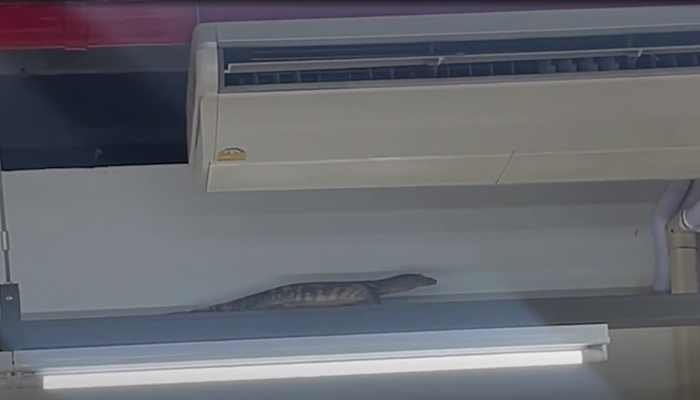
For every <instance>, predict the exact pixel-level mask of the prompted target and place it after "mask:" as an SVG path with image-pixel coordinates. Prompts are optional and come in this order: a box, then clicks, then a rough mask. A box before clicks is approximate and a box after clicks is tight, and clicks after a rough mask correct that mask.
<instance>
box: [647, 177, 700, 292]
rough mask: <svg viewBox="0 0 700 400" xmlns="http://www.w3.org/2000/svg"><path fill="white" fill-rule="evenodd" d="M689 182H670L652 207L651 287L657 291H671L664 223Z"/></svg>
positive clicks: (671, 215) (688, 187)
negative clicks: (652, 267) (654, 264)
mask: <svg viewBox="0 0 700 400" xmlns="http://www.w3.org/2000/svg"><path fill="white" fill-rule="evenodd" d="M691 184H692V181H674V182H670V183H669V184H668V185H667V186H666V189H665V190H664V193H663V194H662V195H661V198H660V199H659V201H658V202H657V203H656V207H655V208H654V214H653V215H652V218H651V235H652V240H653V242H654V257H655V260H656V269H655V272H654V283H653V286H652V289H653V291H654V292H657V293H669V292H670V291H671V273H670V263H669V257H668V243H667V242H666V224H667V223H668V221H669V220H670V219H671V218H673V217H674V216H675V215H676V214H677V213H678V211H679V210H680V208H681V204H682V203H683V200H685V198H686V195H687V194H688V190H689V189H690V186H691ZM696 186H697V185H696Z"/></svg>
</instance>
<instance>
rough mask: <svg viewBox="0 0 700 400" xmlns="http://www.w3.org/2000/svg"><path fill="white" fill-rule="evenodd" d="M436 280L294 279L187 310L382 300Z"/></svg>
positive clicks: (406, 277) (410, 277) (402, 277)
mask: <svg viewBox="0 0 700 400" xmlns="http://www.w3.org/2000/svg"><path fill="white" fill-rule="evenodd" d="M436 283H437V281H436V280H435V279H433V278H429V277H427V276H424V275H421V274H402V275H396V276H393V277H391V278H386V279H380V280H376V281H346V282H308V283H296V284H291V285H285V286H280V287H277V288H274V289H270V290H266V291H264V292H260V293H257V294H253V295H250V296H246V297H243V298H240V299H236V300H232V301H228V302H226V303H220V304H215V305H213V306H210V307H206V308H200V309H196V310H192V311H189V312H190V313H194V312H217V311H218V312H221V311H245V310H269V309H280V308H308V307H334V306H335V307H338V306H350V305H358V304H381V297H382V296H384V295H388V294H393V293H401V292H406V291H409V290H412V289H415V288H418V287H421V286H432V285H434V284H436Z"/></svg>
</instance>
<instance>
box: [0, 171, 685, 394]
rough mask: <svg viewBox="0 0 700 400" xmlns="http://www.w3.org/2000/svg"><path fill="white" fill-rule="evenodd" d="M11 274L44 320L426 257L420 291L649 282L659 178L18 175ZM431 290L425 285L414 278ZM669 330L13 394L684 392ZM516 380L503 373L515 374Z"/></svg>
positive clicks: (29, 307)
mask: <svg viewBox="0 0 700 400" xmlns="http://www.w3.org/2000/svg"><path fill="white" fill-rule="evenodd" d="M4 176H5V184H6V189H7V207H8V222H9V228H10V233H11V239H12V250H11V255H12V266H13V271H14V278H15V280H16V281H17V282H19V283H20V285H21V290H22V300H23V309H24V311H25V312H29V313H31V314H30V316H31V315H34V316H35V317H37V316H38V317H41V316H45V315H46V314H44V313H46V312H51V313H52V315H53V316H60V315H66V314H65V313H66V312H79V311H86V310H92V311H93V312H94V313H102V314H104V313H108V312H109V311H110V310H117V309H132V310H129V312H136V310H133V309H148V308H151V307H175V306H187V305H191V304H200V303H207V302H210V301H213V300H220V299H223V298H227V297H231V296H239V295H243V294H246V293H248V292H250V291H254V290H258V289H263V288H266V287H269V286H272V285H276V284H279V283H283V282H288V281H292V280H298V279H307V278H310V277H313V278H334V279H335V278H353V277H359V276H362V277H367V276H369V277H373V276H385V275H388V274H391V273H394V272H397V271H405V270H413V271H419V272H424V273H427V274H430V275H434V276H436V277H437V278H438V279H439V280H440V284H439V285H437V286H435V287H433V288H431V290H425V291H424V292H423V293H422V294H425V295H437V294H460V293H472V294H474V293H485V292H510V291H529V290H535V291H541V290H552V289H591V288H614V287H647V286H649V285H650V283H651V276H652V274H651V273H652V264H651V249H650V246H649V244H650V238H649V230H648V221H649V216H650V213H651V209H652V206H653V201H654V200H655V199H656V198H657V197H658V195H659V193H660V190H661V185H659V184H649V183H636V184H611V185H550V186H540V187H529V186H522V187H510V188H508V187H490V188H433V189H401V190H386V191H333V192H299V193H271V194H256V193H242V194H221V195H201V194H197V193H195V192H194V190H193V188H192V186H191V181H190V177H189V174H188V171H187V167H186V166H182V165H177V166H153V167H123V168H109V169H96V170H50V171H25V172H12V173H7V174H5V175H4ZM417 294H421V293H417ZM673 379H674V364H673V352H672V340H671V335H670V330H668V329H649V330H634V331H614V332H612V344H611V347H610V360H609V361H608V362H605V363H601V364H597V365H595V366H586V367H582V368H579V369H568V370H562V371H559V372H556V371H549V370H548V371H540V372H537V371H535V372H527V373H524V372H523V373H518V374H505V375H504V374H503V373H501V374H484V375H477V376H471V377H463V376H459V375H455V374H440V375H426V376H411V377H401V376H396V377H373V378H349V379H326V380H320V381H313V382H311V381H305V382H275V383H268V382H265V383H254V384H235V385H230V384H221V385H204V386H188V387H186V388H145V389H143V388H142V389H121V390H99V391H85V392H61V393H37V392H29V393H27V392H14V393H13V394H12V395H9V392H5V393H3V394H2V395H0V397H2V398H3V399H8V400H20V399H22V400H23V399H36V400H41V399H60V400H64V399H66V400H82V399H91V398H100V399H121V398H133V399H137V400H140V399H144V400H145V399H173V400H177V399H191V398H197V397H200V398H207V399H230V398H231V396H232V395H233V393H235V397H236V398H259V399H273V398H279V397H280V396H284V397H287V398H291V397H295V396H297V397H299V398H305V399H307V400H313V399H325V398H329V397H332V398H334V399H339V400H344V399H346V398H347V399H350V398H383V397H386V398H403V399H405V400H414V399H415V400H422V399H426V398H428V397H435V398H444V399H448V398H458V397H460V398H480V399H511V398H515V396H517V398H520V399H526V398H527V399H529V398H533V399H535V398H540V399H541V398H549V397H555V395H556V396H559V397H561V396H562V395H564V396H567V398H572V399H574V398H577V399H578V398H581V399H590V398H597V399H611V400H618V399H631V398H635V399H637V398H638V399H658V398H672V395H673V390H674V389H673V382H674V381H673ZM505 383H507V384H505Z"/></svg>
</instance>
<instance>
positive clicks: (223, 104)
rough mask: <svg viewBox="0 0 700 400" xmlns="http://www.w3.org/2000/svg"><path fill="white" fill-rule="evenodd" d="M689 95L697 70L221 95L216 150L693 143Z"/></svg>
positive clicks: (380, 153)
mask: <svg viewBox="0 0 700 400" xmlns="http://www.w3.org/2000/svg"><path fill="white" fill-rule="evenodd" d="M698 93H700V74H697V75H685V76H660V77H632V78H609V79H580V80H552V81H541V82H533V81H530V82H509V83H489V84H463V85H439V86H437V85H436V86H423V87H421V86H415V87H398V88H365V89H343V90H319V91H296V92H293V91H292V92H276V93H242V94H225V95H221V96H220V101H219V119H218V132H220V134H219V135H218V137H217V151H222V150H224V149H226V148H230V147H239V148H243V149H245V151H246V152H247V157H248V158H247V160H248V161H250V162H287V161H322V160H357V159H368V158H376V157H435V156H461V155H498V154H511V153H512V152H523V153H545V152H572V151H611V150H625V149H637V150H638V149H653V148H658V147H684V146H700V134H699V133H698V129H697V126H698V123H700V115H699V113H698V112H697V110H696V107H694V106H693V99H695V98H697V97H698ZM650 94H653V95H650ZM229 132H230V133H229ZM222 133H223V134H222Z"/></svg>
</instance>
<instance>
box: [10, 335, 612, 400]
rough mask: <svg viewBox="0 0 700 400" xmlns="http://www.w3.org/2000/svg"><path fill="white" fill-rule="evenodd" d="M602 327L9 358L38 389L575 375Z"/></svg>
mask: <svg viewBox="0 0 700 400" xmlns="http://www.w3.org/2000/svg"><path fill="white" fill-rule="evenodd" d="M609 341H610V339H609V336H608V327H607V325H575V326H549V327H526V328H508V329H476V330H452V331H423V332H404V333H383V334H364V335H336V336H319V337H296V338H282V339H280V338H274V339H250V340H235V341H216V342H200V343H177V344H162V345H140V346H114V347H103V348H99V347H93V348H76V349H53V350H24V351H17V352H15V367H16V370H17V371H20V372H22V371H29V372H31V373H33V374H34V375H35V377H37V378H38V379H39V380H40V381H41V383H40V385H41V387H43V388H44V389H75V388H95V387H116V386H142V385H163V384H181V383H205V382H228V381H250V380H261V379H293V378H311V377H324V376H347V375H376V374H392V373H394V374H395V373H411V372H436V371H459V370H465V371H466V370H475V369H494V368H516V367H544V366H556V365H575V364H582V363H586V362H598V361H603V360H605V359H607V345H608V343H609Z"/></svg>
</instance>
